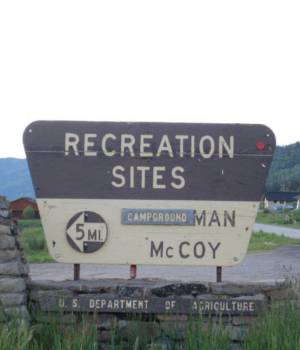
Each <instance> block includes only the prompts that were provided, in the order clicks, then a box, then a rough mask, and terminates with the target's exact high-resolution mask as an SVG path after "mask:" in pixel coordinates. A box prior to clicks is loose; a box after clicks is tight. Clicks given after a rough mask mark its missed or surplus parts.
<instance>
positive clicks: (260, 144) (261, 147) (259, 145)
mask: <svg viewBox="0 0 300 350" xmlns="http://www.w3.org/2000/svg"><path fill="white" fill-rule="evenodd" d="M265 148H266V144H265V143H264V142H262V141H257V142H256V149H258V150H259V151H263V150H264V149H265Z"/></svg>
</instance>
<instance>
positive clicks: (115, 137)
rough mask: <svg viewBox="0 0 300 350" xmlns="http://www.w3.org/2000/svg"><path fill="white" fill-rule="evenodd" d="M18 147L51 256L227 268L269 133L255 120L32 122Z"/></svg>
mask: <svg viewBox="0 0 300 350" xmlns="http://www.w3.org/2000/svg"><path fill="white" fill-rule="evenodd" d="M24 145H25V150H26V154H27V159H28V163H29V167H30V171H31V175H32V180H33V184H34V188H35V191H36V197H37V201H38V206H39V210H40V214H41V220H42V224H43V228H44V231H45V234H46V239H47V244H48V248H49V251H50V253H51V255H52V256H53V257H54V259H55V260H57V261H60V262H69V263H85V262H86V263H101V264H104V263H107V264H165V265H199V266H200V265H223V266H226V265H227V266H229V265H234V264H237V263H239V262H240V261H241V260H242V259H243V257H244V256H245V254H246V251H247V247H248V243H249V239H250V236H251V230H252V225H253V223H254V221H255V216H256V212H257V209H258V206H259V201H260V198H261V196H262V194H263V191H264V185H265V180H266V177H267V174H268V170H269V167H270V163H271V160H272V155H273V152H274V149H275V138H274V135H273V133H272V131H271V130H270V129H268V128H267V127H265V126H263V125H241V124H172V123H110V122H53V121H52V122H51V121H49V122H46V121H40V122H34V123H33V124H31V125H29V126H28V127H27V128H26V130H25V132H24Z"/></svg>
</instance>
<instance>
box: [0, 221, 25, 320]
mask: <svg viewBox="0 0 300 350" xmlns="http://www.w3.org/2000/svg"><path fill="white" fill-rule="evenodd" d="M28 272H29V269H28V264H27V263H26V260H25V259H24V256H23V252H22V247H21V242H20V235H19V230H18V228H17V226H16V224H15V223H14V222H13V221H11V220H10V218H9V217H8V218H3V217H1V216H0V322H5V321H7V320H9V319H11V318H14V317H17V318H19V319H24V320H26V321H27V320H29V313H28V309H27V302H28V300H27V299H28V293H27V282H28Z"/></svg>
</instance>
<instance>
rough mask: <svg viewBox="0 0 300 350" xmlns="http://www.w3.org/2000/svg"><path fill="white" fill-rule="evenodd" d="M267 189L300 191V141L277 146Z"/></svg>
mask: <svg viewBox="0 0 300 350" xmlns="http://www.w3.org/2000/svg"><path fill="white" fill-rule="evenodd" d="M267 189H268V191H291V192H294V191H295V192H300V142H296V143H294V144H292V145H288V146H278V147H277V148H276V151H275V154H274V158H273V163H272V166H271V170H270V174H269V177H268V181H267Z"/></svg>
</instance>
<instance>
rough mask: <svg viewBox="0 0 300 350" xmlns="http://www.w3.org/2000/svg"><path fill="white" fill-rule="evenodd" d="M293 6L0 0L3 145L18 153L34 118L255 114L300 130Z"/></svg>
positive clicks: (249, 117) (299, 60)
mask: <svg viewBox="0 0 300 350" xmlns="http://www.w3.org/2000/svg"><path fill="white" fill-rule="evenodd" d="M299 18H300V2H299V1H298V0H297V1H289V0H285V1H276V0H273V1H264V0H259V1H256V0H252V1H244V0H238V1H232V0H226V1H224V0H222V1H216V0H209V1H200V0H198V1H189V0H184V1H177V0H172V1H167V0H159V1H156V0H152V1H143V0H138V1H131V0H126V1H125V0H122V1H116V0H110V1H100V0H97V1H90V0H84V1H77V0H72V1H68V0H59V1H56V0H51V1H44V0H37V1H31V0H27V1H24V0H22V1H18V0H11V1H5V0H0V118H1V119H0V120H1V126H0V145H1V147H0V157H18V158H24V157H25V153H24V150H23V144H22V134H23V130H24V129H25V127H26V126H27V125H28V124H29V123H30V122H32V121H34V120H42V119H45V120H98V121H104V120H105V121H164V122H201V123H262V124H266V125H268V126H269V127H270V128H271V129H272V130H273V131H274V132H275V135H276V138H277V144H279V145H285V144H290V143H293V142H296V141H300V127H299V125H300V122H299V121H300V21H299ZM45 132H47V130H45Z"/></svg>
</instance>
